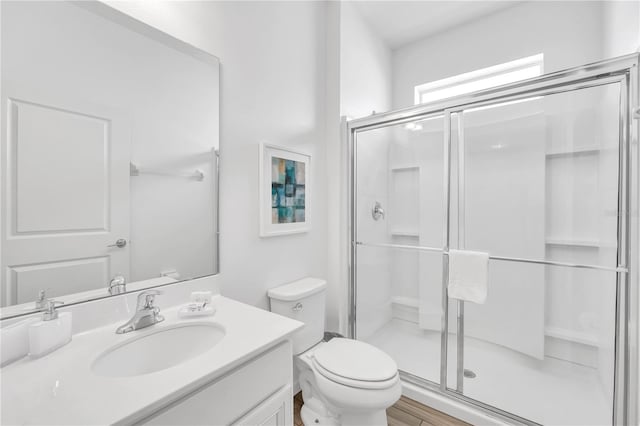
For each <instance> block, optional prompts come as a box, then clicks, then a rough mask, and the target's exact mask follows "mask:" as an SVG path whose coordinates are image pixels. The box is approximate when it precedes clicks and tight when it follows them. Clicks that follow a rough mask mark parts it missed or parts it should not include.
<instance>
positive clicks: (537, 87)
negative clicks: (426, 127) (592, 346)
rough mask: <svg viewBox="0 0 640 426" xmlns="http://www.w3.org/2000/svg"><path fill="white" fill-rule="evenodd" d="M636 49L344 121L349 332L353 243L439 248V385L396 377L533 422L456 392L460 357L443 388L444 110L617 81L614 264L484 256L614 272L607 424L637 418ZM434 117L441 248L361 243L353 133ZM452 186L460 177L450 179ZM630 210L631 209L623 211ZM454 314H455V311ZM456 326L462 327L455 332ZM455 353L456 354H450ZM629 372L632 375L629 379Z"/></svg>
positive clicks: (447, 126)
mask: <svg viewBox="0 0 640 426" xmlns="http://www.w3.org/2000/svg"><path fill="white" fill-rule="evenodd" d="M639 61H640V54H631V55H626V56H621V57H618V58H613V59H609V60H605V61H600V62H596V63H592V64H588V65H584V66H581V67H575V68H571V69H568V70H564V71H559V72H555V73H550V74H544V75H541V76H539V77H535V78H531V79H527V80H523V81H520V82H517V83H512V84H508V85H504V86H500V87H496V88H492V89H488V90H483V91H479V92H475V93H471V94H468V95H462V96H459V97H454V98H450V99H446V100H443V101H437V102H433V103H430V104H422V105H418V106H415V107H410V108H405V109H401V110H396V111H390V112H386V113H382V114H373V115H371V116H368V117H363V118H359V119H355V120H350V121H347V122H346V126H345V128H344V132H345V134H344V135H343V137H344V138H345V140H346V141H347V144H348V145H347V147H348V164H349V166H348V175H347V178H348V181H349V184H348V194H347V195H348V217H349V223H348V228H349V229H348V233H347V234H348V244H349V264H348V301H347V303H348V306H347V311H348V329H347V335H348V336H349V337H350V338H353V339H356V338H357V330H356V324H357V312H356V302H357V257H356V256H357V250H358V246H359V245H366V246H370V247H371V246H375V247H384V248H391V249H408V250H422V251H431V252H439V253H442V255H443V278H442V323H441V329H440V332H441V348H440V349H441V353H440V383H439V384H438V383H435V382H432V381H430V380H427V379H425V378H422V377H418V376H414V375H411V374H409V373H406V372H403V371H401V372H400V374H401V377H402V379H403V380H405V381H407V382H410V383H412V384H415V385H418V386H419V387H422V388H426V389H429V390H432V391H435V392H437V393H439V394H442V395H445V396H447V397H450V398H453V399H454V400H458V401H461V402H464V403H466V404H471V405H472V406H474V407H475V408H476V409H478V410H479V411H480V412H482V413H484V414H487V415H490V416H497V417H499V418H501V419H503V420H507V421H510V422H516V423H521V424H537V423H535V422H532V421H530V420H528V419H525V418H522V417H519V416H517V415H515V414H513V413H509V412H506V411H503V410H501V409H499V408H497V407H494V406H490V405H488V404H484V403H482V402H480V401H477V400H475V399H472V398H470V397H467V396H465V395H464V394H463V393H462V386H461V385H462V383H461V381H462V380H461V378H462V374H463V371H462V363H461V360H462V359H463V358H461V356H460V355H458V360H457V368H456V375H457V380H456V382H457V385H456V389H452V388H449V387H448V386H447V384H448V383H447V382H448V377H447V363H448V359H447V358H448V357H447V351H448V347H447V346H448V334H449V312H448V310H449V298H448V295H447V291H446V287H447V286H446V283H447V276H448V261H447V256H448V251H449V239H450V228H451V226H450V209H451V199H450V198H451V165H452V164H453V163H452V161H453V159H452V158H451V145H452V135H451V115H452V114H458V113H461V112H463V111H464V110H466V109H470V108H477V107H482V106H488V105H494V104H497V103H503V102H510V101H517V100H521V99H526V98H531V97H534V96H546V95H552V94H557V93H564V92H571V91H575V90H580V89H586V88H590V87H597V86H602V85H607V84H616V83H617V84H619V85H620V86H619V87H620V117H619V147H618V149H619V154H618V212H619V213H621V214H618V224H617V263H616V267H606V266H596V265H586V264H573V263H567V262H558V261H551V260H546V259H539V260H538V259H522V258H506V257H501V256H490V259H492V260H498V261H505V260H506V261H516V262H526V263H535V264H542V265H555V266H566V267H576V268H585V269H596V270H605V271H612V272H615V273H616V301H615V303H616V321H615V346H614V354H615V355H614V358H615V359H614V384H613V418H612V424H613V425H627V424H637V418H638V413H637V412H636V409H635V407H636V405H637V404H636V402H637V401H638V373H639V372H638V365H637V364H638V296H639V293H638V262H639V254H640V252H639V250H638V240H639V237H640V232H639V225H638V212H639V210H638V199H639V193H638V190H639V182H638V179H639V175H638V165H639V162H640V160H639V155H640V154H639V151H640V150H639V149H638V137H639V136H638V134H639V133H640V129H639V127H640V108H639V107H640V104H639V99H638V98H639V96H640V95H639V93H638V91H639V83H638V76H639V74H638V64H639ZM434 116H438V117H439V116H442V117H443V121H444V138H443V139H444V140H443V143H444V185H443V194H444V209H445V214H444V223H443V227H444V240H443V247H442V248H436V247H421V246H404V245H398V244H380V243H378V244H367V243H363V242H361V241H359V240H358V235H357V199H356V197H357V192H356V189H357V138H358V133H359V132H363V131H368V130H374V129H379V128H383V127H389V126H392V125H399V124H404V123H409V122H412V121H416V120H421V119H425V118H429V117H434ZM458 185H460V183H458ZM629 212H632V213H634V214H629ZM458 315H459V316H460V315H462V316H463V311H462V310H460V309H459V311H458ZM458 325H459V327H458V333H457V334H458V336H457V338H458V345H459V346H460V345H461V340H462V339H464V335H463V325H464V322H463V320H462V321H460V317H459V319H458ZM461 332H462V333H461ZM458 354H460V352H459V353H458ZM631 377H633V378H632V379H631Z"/></svg>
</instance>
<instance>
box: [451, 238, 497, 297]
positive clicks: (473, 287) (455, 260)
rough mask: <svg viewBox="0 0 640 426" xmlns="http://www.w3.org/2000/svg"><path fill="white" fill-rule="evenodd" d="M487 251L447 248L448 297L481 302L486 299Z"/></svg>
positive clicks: (487, 276)
mask: <svg viewBox="0 0 640 426" xmlns="http://www.w3.org/2000/svg"><path fill="white" fill-rule="evenodd" d="M488 271H489V253H482V252H477V251H467V250H449V283H448V287H447V288H448V292H449V297H451V298H454V299H459V300H464V301H466V302H473V303H478V304H480V305H481V304H483V303H484V302H485V301H486V300H487V281H488V279H489V273H488Z"/></svg>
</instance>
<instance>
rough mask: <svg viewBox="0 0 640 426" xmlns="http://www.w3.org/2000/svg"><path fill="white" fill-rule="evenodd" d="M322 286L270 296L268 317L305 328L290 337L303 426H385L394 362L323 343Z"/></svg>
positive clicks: (395, 387)
mask: <svg viewBox="0 0 640 426" xmlns="http://www.w3.org/2000/svg"><path fill="white" fill-rule="evenodd" d="M326 286H327V283H326V281H323V280H320V279H316V278H305V279H302V280H299V281H295V282H292V283H290V284H285V285H282V286H280V287H276V288H272V289H270V290H269V292H268V295H269V298H270V300H271V311H272V312H275V313H277V314H280V315H284V316H286V317H289V318H293V319H296V320H298V321H301V322H304V324H305V326H304V328H302V329H300V330H299V331H298V332H296V334H295V335H294V336H293V354H294V357H295V359H294V364H295V368H297V370H298V373H299V381H300V388H301V389H302V398H303V400H304V405H303V406H302V412H301V417H302V421H303V422H304V424H305V425H307V426H311V425H386V424H387V416H386V409H387V408H388V407H390V406H391V405H393V404H394V403H395V402H396V401H397V400H398V399H399V398H400V395H401V385H400V377H399V376H398V366H397V365H396V363H395V361H394V360H393V359H392V358H391V357H390V356H389V355H387V354H385V353H384V352H382V351H381V350H379V349H377V348H375V347H374V346H371V345H369V344H367V343H364V342H359V341H357V340H351V339H343V338H334V339H331V340H330V341H328V342H323V341H322V339H323V337H324V319H325V298H326V296H325V288H326Z"/></svg>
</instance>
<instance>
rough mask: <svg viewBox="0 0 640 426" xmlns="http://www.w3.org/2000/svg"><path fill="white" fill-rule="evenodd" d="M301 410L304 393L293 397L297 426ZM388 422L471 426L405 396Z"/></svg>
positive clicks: (398, 425)
mask: <svg viewBox="0 0 640 426" xmlns="http://www.w3.org/2000/svg"><path fill="white" fill-rule="evenodd" d="M301 408H302V392H299V393H298V394H297V395H296V396H294V397H293V424H294V425H295V426H303V423H302V419H301V418H300V409H301ZM387 422H388V423H389V426H470V425H469V423H465V422H463V421H462V420H458V419H456V418H454V417H451V416H448V415H446V414H444V413H443V412H441V411H438V410H434V409H433V408H431V407H427V406H426V405H422V404H420V403H419V402H416V401H414V400H412V399H409V398H406V397H404V396H403V397H402V398H400V401H398V402H396V403H395V404H394V405H393V406H392V407H390V408H389V409H387Z"/></svg>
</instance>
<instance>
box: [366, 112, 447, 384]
mask: <svg viewBox="0 0 640 426" xmlns="http://www.w3.org/2000/svg"><path fill="white" fill-rule="evenodd" d="M443 141H444V118H443V116H442V115H441V114H440V115H436V116H431V117H426V118H424V119H421V120H418V121H413V122H403V123H401V124H396V125H391V126H383V127H378V128H375V129H371V130H366V131H362V132H359V133H358V136H357V139H356V140H355V143H354V151H355V152H354V154H355V160H356V164H355V165H356V167H355V180H356V182H357V183H356V185H355V191H354V192H355V193H354V200H355V207H356V209H355V210H356V212H355V219H356V220H355V233H356V236H355V241H356V242H357V244H356V246H355V252H356V253H355V259H356V262H355V268H356V271H355V272H356V280H355V292H356V294H357V297H356V306H355V308H356V311H357V316H358V321H357V323H356V330H355V332H356V336H357V338H358V339H359V340H363V341H366V342H369V343H371V344H373V345H374V346H376V347H378V348H380V349H382V350H383V351H385V352H386V353H388V354H389V355H391V356H392V357H393V358H394V359H395V361H396V362H397V364H398V366H399V368H400V370H402V371H403V372H404V373H405V374H407V375H412V376H415V377H419V378H421V379H426V380H429V381H431V382H434V383H439V382H440V377H441V370H440V365H441V363H442V360H441V346H440V341H441V333H440V330H441V323H442V306H443V305H442V301H443V299H442V297H443V296H442V265H443V238H444V218H445V217H446V216H445V211H446V202H445V199H444V192H443V189H442V188H443V179H444V170H445V164H446V161H447V157H446V155H445V152H444V142H443Z"/></svg>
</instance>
